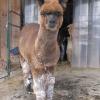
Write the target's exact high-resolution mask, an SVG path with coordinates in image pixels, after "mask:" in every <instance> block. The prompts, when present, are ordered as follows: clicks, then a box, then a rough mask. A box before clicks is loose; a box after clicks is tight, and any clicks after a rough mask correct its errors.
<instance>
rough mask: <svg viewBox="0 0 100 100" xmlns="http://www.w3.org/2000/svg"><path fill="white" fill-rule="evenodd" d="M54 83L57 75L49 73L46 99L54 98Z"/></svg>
mask: <svg viewBox="0 0 100 100" xmlns="http://www.w3.org/2000/svg"><path fill="white" fill-rule="evenodd" d="M54 84H55V77H54V76H53V74H52V73H48V74H47V88H46V96H47V99H46V100H52V99H53V94H54Z"/></svg>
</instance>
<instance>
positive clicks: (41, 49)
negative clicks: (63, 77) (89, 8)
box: [19, 0, 67, 100]
mask: <svg viewBox="0 0 100 100" xmlns="http://www.w3.org/2000/svg"><path fill="white" fill-rule="evenodd" d="M66 2H67V0H37V3H38V5H39V8H40V18H39V24H34V23H32V24H28V25H26V26H24V28H23V29H22V31H21V33H20V34H21V37H20V40H19V51H20V62H21V66H22V70H23V75H24V84H25V87H26V89H27V90H29V91H30V90H31V86H32V88H33V89H34V93H35V95H36V100H52V98H53V89H54V84H55V77H54V75H53V73H54V67H55V65H56V64H57V62H58V59H59V55H60V53H59V47H58V44H57V35H58V31H59V28H60V27H61V25H62V22H63V11H64V7H65V3H66ZM32 80H33V82H32ZM32 83H33V84H32Z"/></svg>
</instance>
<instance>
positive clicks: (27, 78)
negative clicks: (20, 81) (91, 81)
mask: <svg viewBox="0 0 100 100" xmlns="http://www.w3.org/2000/svg"><path fill="white" fill-rule="evenodd" d="M20 63H21V66H22V71H23V75H24V85H25V87H26V90H27V91H28V92H32V91H33V89H32V74H31V70H30V66H29V65H28V63H27V62H26V61H25V60H22V59H20Z"/></svg>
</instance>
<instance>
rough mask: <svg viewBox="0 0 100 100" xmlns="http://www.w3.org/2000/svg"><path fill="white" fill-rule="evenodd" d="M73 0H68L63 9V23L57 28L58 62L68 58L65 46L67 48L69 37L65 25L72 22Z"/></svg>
mask: <svg viewBox="0 0 100 100" xmlns="http://www.w3.org/2000/svg"><path fill="white" fill-rule="evenodd" d="M72 4H73V0H69V1H68V3H67V4H66V7H67V8H65V10H64V15H63V23H62V26H61V28H60V29H59V33H58V44H59V48H60V58H59V62H62V61H67V62H68V63H70V62H69V59H68V54H67V48H68V38H69V37H70V34H69V31H68V29H69V27H67V26H68V25H69V24H72V23H73V20H72V19H73V18H72V17H73V6H72Z"/></svg>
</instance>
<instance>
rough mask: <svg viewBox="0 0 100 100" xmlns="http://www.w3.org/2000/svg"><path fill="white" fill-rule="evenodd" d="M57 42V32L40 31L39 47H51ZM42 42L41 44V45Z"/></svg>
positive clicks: (38, 37) (37, 41)
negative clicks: (40, 45)
mask: <svg viewBox="0 0 100 100" xmlns="http://www.w3.org/2000/svg"><path fill="white" fill-rule="evenodd" d="M56 41H57V31H55V32H52V31H48V30H39V32H38V36H37V40H36V43H37V45H39V44H41V43H42V45H45V46H47V45H50V44H53V43H55V42H56ZM40 42H41V43H40Z"/></svg>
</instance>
